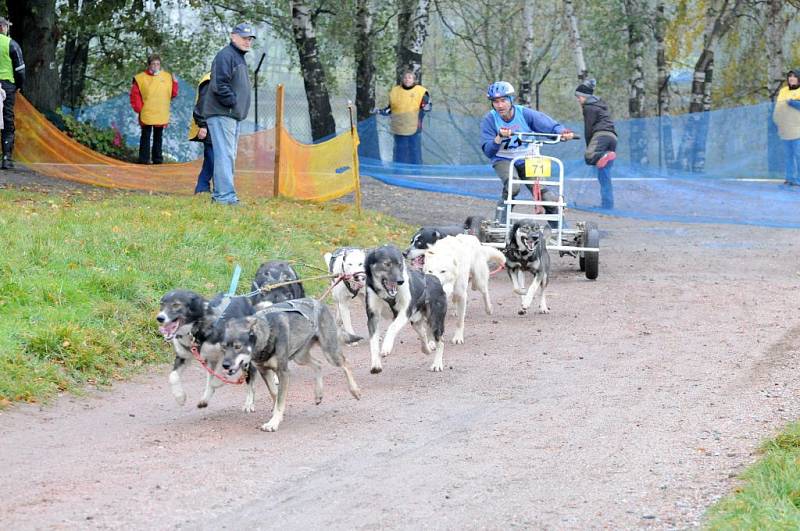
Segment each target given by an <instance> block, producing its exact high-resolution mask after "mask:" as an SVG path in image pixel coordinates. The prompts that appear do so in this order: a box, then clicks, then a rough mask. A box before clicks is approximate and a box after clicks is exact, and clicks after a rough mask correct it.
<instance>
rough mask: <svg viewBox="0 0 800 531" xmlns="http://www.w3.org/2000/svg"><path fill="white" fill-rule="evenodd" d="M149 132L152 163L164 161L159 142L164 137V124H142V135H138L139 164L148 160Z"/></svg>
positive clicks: (160, 142)
mask: <svg viewBox="0 0 800 531" xmlns="http://www.w3.org/2000/svg"><path fill="white" fill-rule="evenodd" d="M150 133H152V134H153V164H161V163H162V162H164V156H163V155H162V154H161V144H162V141H163V138H164V126H163V125H162V126H159V125H143V126H142V136H141V137H139V164H147V163H148V162H150Z"/></svg>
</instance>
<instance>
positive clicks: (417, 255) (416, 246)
mask: <svg viewBox="0 0 800 531" xmlns="http://www.w3.org/2000/svg"><path fill="white" fill-rule="evenodd" d="M481 221H483V218H481V217H479V216H469V217H468V218H467V219H466V220H465V221H464V224H463V225H452V226H442V227H421V228H420V229H419V230H417V232H415V233H414V235H413V236H412V237H411V243H410V244H409V246H408V248H406V250H405V251H403V256H405V257H406V258H408V259H409V260H410V261H411V266H412V267H414V268H416V269H422V266H423V265H424V256H423V255H424V254H425V250H426V249H427V248H428V247H430V246H431V245H433V244H434V243H436V242H437V241H439V240H441V239H442V238H446V237H448V236H456V235H458V234H472V235H473V236H478V234H479V233H480V228H481Z"/></svg>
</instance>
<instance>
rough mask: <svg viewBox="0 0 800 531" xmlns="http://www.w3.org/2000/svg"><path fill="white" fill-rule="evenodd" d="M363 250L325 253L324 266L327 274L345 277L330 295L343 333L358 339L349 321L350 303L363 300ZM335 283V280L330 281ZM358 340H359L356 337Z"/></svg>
mask: <svg viewBox="0 0 800 531" xmlns="http://www.w3.org/2000/svg"><path fill="white" fill-rule="evenodd" d="M366 256H367V254H366V252H365V251H364V249H359V248H357V247H341V248H339V249H336V250H335V251H333V252H332V253H325V255H324V257H323V258H324V259H325V266H326V267H327V268H328V273H330V274H331V275H335V276H336V277H337V278H338V277H339V276H340V275H346V278H344V279H343V280H342V281H341V282H338V283H337V284H336V285H334V286H333V288H332V289H331V295H332V296H333V300H334V301H335V302H336V314H337V317H338V321H339V322H340V323H341V324H342V328H344V331H345V332H347V333H348V334H350V335H351V336H354V337H358V336H357V334H356V333H355V331H353V321H352V320H351V319H350V306H349V305H350V302H351V301H352V300H353V299H356V298H359V299H361V300H362V301H363V300H365V298H366V296H365V295H364V281H365V280H366V278H367V275H366V273H364V261H365V260H366ZM332 282H336V278H334V279H333V280H332ZM358 340H361V338H360V337H358Z"/></svg>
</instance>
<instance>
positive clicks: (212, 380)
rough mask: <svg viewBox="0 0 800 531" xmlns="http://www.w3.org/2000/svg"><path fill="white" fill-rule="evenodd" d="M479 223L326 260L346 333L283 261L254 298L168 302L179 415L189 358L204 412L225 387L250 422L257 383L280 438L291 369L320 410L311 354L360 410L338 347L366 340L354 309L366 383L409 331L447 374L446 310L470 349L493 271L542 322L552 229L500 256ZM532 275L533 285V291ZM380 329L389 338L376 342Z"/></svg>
mask: <svg viewBox="0 0 800 531" xmlns="http://www.w3.org/2000/svg"><path fill="white" fill-rule="evenodd" d="M480 222H481V220H480V218H475V217H470V218H467V220H466V222H465V223H464V225H463V226H458V227H439V228H421V229H420V230H418V231H417V232H416V234H414V236H413V238H412V240H411V245H410V246H409V247H408V248H407V249H406V250H405V251H402V252H401V251H400V249H398V248H397V247H395V246H394V245H383V246H381V247H378V248H375V249H369V250H368V249H359V248H354V247H346V248H341V249H337V250H335V251H334V252H331V253H326V254H325V255H324V260H325V265H326V267H327V270H328V272H329V274H330V275H331V277H332V278H333V279H334V280H332V282H333V286H332V288H331V292H330V293H331V295H332V297H333V300H334V303H335V307H336V314H337V317H338V323H339V324H341V328H340V326H339V325H338V324H337V319H335V318H334V316H333V314H332V313H331V311H330V310H329V309H328V307H327V306H326V305H324V304H322V303H321V302H319V301H317V300H315V299H313V298H309V297H306V296H305V292H304V290H303V286H302V283H301V282H300V280H301V279H300V277H299V276H298V274H297V272H296V271H295V270H294V268H292V266H291V265H290V264H289V263H288V262H285V261H269V262H266V263H264V264H262V265H261V266H260V267H259V269H258V271H257V272H256V275H255V278H254V280H253V284H252V287H253V293H252V294H251V295H249V296H229V295H223V294H220V295H217V296H215V297H214V298H212V299H210V300H208V299H206V298H204V297H203V296H201V295H199V294H198V293H195V292H193V291H188V290H181V289H178V290H173V291H170V292H169V293H167V294H166V295H164V296H163V297H162V299H161V306H160V310H159V312H158V315H157V316H156V320H157V321H158V323H159V325H160V327H159V331H160V332H161V334H162V335H163V336H164V339H165V340H166V341H168V342H170V343H172V347H173V350H174V352H175V361H174V363H173V367H172V371H171V372H170V375H169V384H170V390H171V391H172V394H173V396H174V397H175V400H176V401H177V402H178V403H179V404H181V405H183V404H184V403H185V402H186V393H185V392H184V390H183V386H182V383H181V375H182V373H183V371H184V369H185V368H186V366H187V364H188V362H189V361H190V360H191V358H192V357H194V358H196V359H197V360H198V361H199V362H200V363H201V364H203V365H204V366H205V367H206V370H207V372H208V374H207V378H206V387H205V391H204V392H203V396H202V397H201V399H200V401H199V402H198V403H197V407H199V408H203V407H206V406H208V403H209V401H210V400H211V398H212V397H213V395H214V392H215V390H216V389H217V388H218V387H220V386H222V385H224V384H225V383H226V382H227V383H246V396H245V401H244V405H243V407H242V409H243V411H246V412H253V411H254V410H255V373H256V372H257V373H258V374H259V375H260V377H261V379H262V380H264V383H265V384H266V386H267V390H268V392H269V394H270V397H271V398H272V400H273V409H272V416H271V418H270V419H269V420H268V421H267V422H266V423H264V424H263V425H262V426H261V429H262V430H264V431H276V430H277V429H278V427H279V425H280V423H281V421H282V420H283V416H284V413H285V408H286V392H287V389H288V386H289V379H290V378H289V376H290V373H289V362H290V361H293V362H295V363H297V364H299V365H308V366H310V367H311V368H312V369H313V371H314V375H315V385H314V398H315V402H316V403H317V404H319V403H320V402H321V401H322V387H323V385H322V364H321V361H320V360H319V359H318V358H317V357H315V356H314V355H312V354H311V352H310V351H311V348H312V347H314V346H318V347H319V349H320V350H321V351H322V353H323V355H324V359H325V360H326V361H327V362H328V363H330V364H331V365H333V366H334V367H339V368H341V369H342V372H343V373H344V376H345V379H346V381H347V385H348V388H349V390H350V393H351V394H352V395H353V397H355V398H356V399H358V398H360V397H361V391H360V390H359V387H358V384H356V382H355V380H354V378H353V373H352V371H351V370H350V367H349V366H348V364H347V359H346V358H345V356H344V354H343V352H342V346H341V345H342V343H347V344H355V343H357V342H358V341H360V340H361V339H362V338H361V337H359V336H358V335H356V333H355V331H354V330H353V325H352V321H351V316H350V304H351V303H352V302H353V300H354V299H360V300H361V301H363V303H364V305H365V307H366V312H367V329H368V333H369V348H370V372H372V373H373V374H374V373H379V372H381V371H382V370H383V366H382V364H381V358H382V357H385V356H388V355H389V354H391V352H392V348H393V347H394V342H395V340H396V338H397V334H398V333H399V332H400V331H401V330H402V329H403V328H404V327H405V326H406V324H408V323H409V322H410V323H411V326H412V328H413V329H414V331H415V332H416V333H417V336H418V337H419V339H420V344H421V348H422V351H423V352H425V353H426V354H433V363H432V364H431V366H430V370H431V371H434V372H438V371H441V370H442V369H443V365H444V364H443V355H444V337H443V336H444V321H445V316H446V313H447V308H448V302H449V303H450V304H451V305H452V307H453V308H454V309H455V316H456V329H455V332H454V333H453V336H452V342H453V343H454V344H462V343H464V319H465V315H466V307H467V300H468V295H469V293H468V291H469V290H468V288H471V289H472V290H475V291H478V292H480V293H481V295H482V296H483V305H484V309H485V311H486V313H487V314H491V313H492V311H493V309H492V301H491V298H490V296H489V276H490V269H489V264H490V263H494V264H495V265H496V266H498V267H505V268H506V271H507V273H508V275H509V277H510V278H511V281H512V284H513V286H514V292H515V293H517V294H519V295H520V296H521V299H522V305H521V307H520V310H519V313H520V314H524V313H526V312H527V311H528V308H529V307H530V305H531V303H532V302H533V299H534V297H535V296H536V294H537V293H538V294H540V303H539V311H540V312H542V313H547V312H548V311H549V310H548V307H547V301H546V298H545V288H546V287H547V283H548V276H549V273H550V257H549V255H548V253H547V248H546V241H547V239H548V237H549V230H550V229H549V227H547V226H544V227H543V226H541V225H538V224H536V223H534V222H531V221H520V222H517V223H516V224H515V225H514V226H513V228H512V231H511V238H510V242H509V244H508V246H507V247H506V249H504V250H503V251H502V252H501V251H499V250H497V249H495V248H493V247H491V246H487V245H483V244H482V243H481V242H480V240H479V239H478V238H477V237H476V236H475V234H477V232H478V230H479V229H480ZM525 272H528V273H531V274H532V275H533V280H532V282H531V284H530V286H529V287H528V288H527V289H526V288H525ZM384 321H386V322H388V326H387V328H386V331H385V333H384V334H383V339H382V340H381V328H382V325H383V324H384ZM231 378H238V381H235V382H232V381H231V380H230V379H231Z"/></svg>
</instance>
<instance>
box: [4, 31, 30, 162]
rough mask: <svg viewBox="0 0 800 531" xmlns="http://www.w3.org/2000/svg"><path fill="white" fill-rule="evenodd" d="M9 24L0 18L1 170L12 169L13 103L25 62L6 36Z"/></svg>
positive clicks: (22, 76)
mask: <svg viewBox="0 0 800 531" xmlns="http://www.w3.org/2000/svg"><path fill="white" fill-rule="evenodd" d="M10 28H11V22H9V20H8V19H6V18H2V17H0V86H2V87H3V90H4V91H5V93H6V100H5V101H4V102H3V132H2V135H0V140H2V144H3V160H2V163H0V167H2V169H4V170H7V169H9V168H13V167H14V160H13V159H12V158H11V155H12V153H13V152H14V102H15V101H16V98H17V92H18V91H21V90H22V86H23V85H24V84H25V61H24V59H23V58H22V48H20V47H19V44H17V41H15V40H14V39H12V38H11V37H9V36H8V30H9V29H10Z"/></svg>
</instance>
